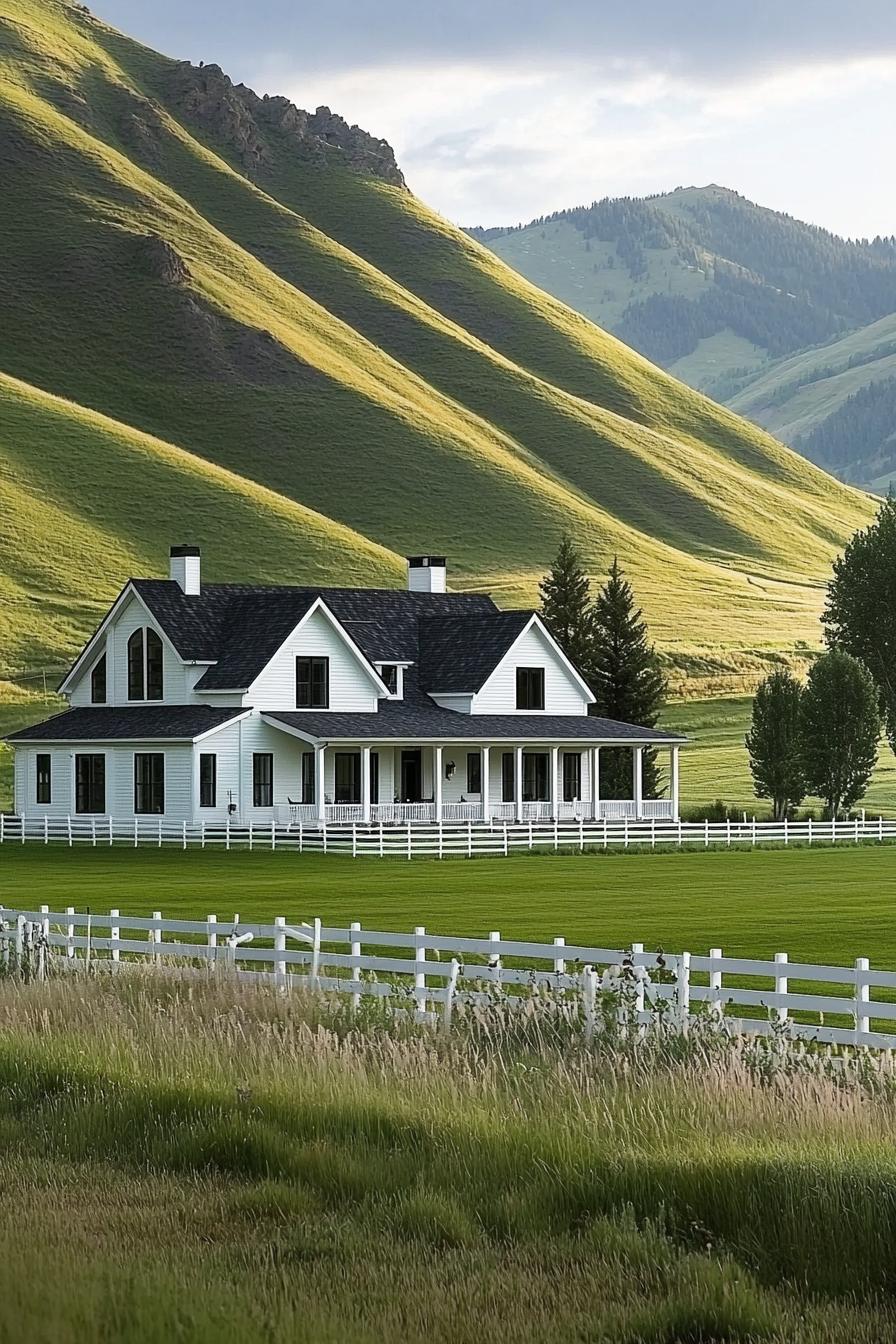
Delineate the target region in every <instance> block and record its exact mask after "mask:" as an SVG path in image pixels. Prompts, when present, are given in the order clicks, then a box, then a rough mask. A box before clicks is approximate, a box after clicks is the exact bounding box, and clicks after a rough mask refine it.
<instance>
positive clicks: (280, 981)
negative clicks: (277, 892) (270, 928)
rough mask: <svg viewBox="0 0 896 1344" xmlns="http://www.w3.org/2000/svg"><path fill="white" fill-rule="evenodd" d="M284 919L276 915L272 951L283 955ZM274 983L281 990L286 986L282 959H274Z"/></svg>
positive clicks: (284, 966)
mask: <svg viewBox="0 0 896 1344" xmlns="http://www.w3.org/2000/svg"><path fill="white" fill-rule="evenodd" d="M285 928H286V919H285V917H284V916H283V915H277V916H276V917H275V919H274V929H275V933H274V951H275V952H280V953H283V952H285V951H286V933H285ZM274 981H275V983H276V984H277V985H279V986H280V987H281V988H282V987H284V986H285V984H286V962H285V961H284V960H283V957H282V956H280V957H275V959H274Z"/></svg>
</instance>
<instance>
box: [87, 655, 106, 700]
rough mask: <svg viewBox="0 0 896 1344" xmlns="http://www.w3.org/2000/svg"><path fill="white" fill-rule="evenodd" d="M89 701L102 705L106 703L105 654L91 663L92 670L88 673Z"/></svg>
mask: <svg viewBox="0 0 896 1344" xmlns="http://www.w3.org/2000/svg"><path fill="white" fill-rule="evenodd" d="M90 703H91V704H93V705H104V704H105V703H106V655H105V654H103V656H102V658H98V659H97V660H96V662H95V663H94V665H93V671H92V672H91V674H90Z"/></svg>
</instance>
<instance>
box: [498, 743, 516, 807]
mask: <svg viewBox="0 0 896 1344" xmlns="http://www.w3.org/2000/svg"><path fill="white" fill-rule="evenodd" d="M513 755H514V753H513V752H512V751H505V752H504V755H503V756H502V757H501V799H502V801H503V802H505V803H512V802H513V801H514V791H513V784H514V778H513V777H514V773H515V772H514V768H513Z"/></svg>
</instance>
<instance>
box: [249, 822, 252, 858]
mask: <svg viewBox="0 0 896 1344" xmlns="http://www.w3.org/2000/svg"><path fill="white" fill-rule="evenodd" d="M249 853H250V854H251V853H252V818H251V817H250V818H249Z"/></svg>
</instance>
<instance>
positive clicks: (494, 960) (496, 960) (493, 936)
mask: <svg viewBox="0 0 896 1344" xmlns="http://www.w3.org/2000/svg"><path fill="white" fill-rule="evenodd" d="M488 940H489V942H490V943H500V941H501V935H500V933H499V932H498V930H497V929H492V931H491V933H490V934H489V936H488ZM488 964H489V969H490V970H492V971H494V972H495V982H496V984H497V986H498V989H501V987H502V982H501V954H500V952H492V953H490V955H489V959H488Z"/></svg>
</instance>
